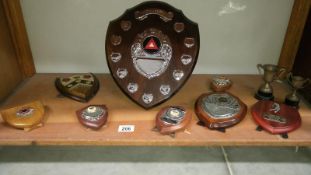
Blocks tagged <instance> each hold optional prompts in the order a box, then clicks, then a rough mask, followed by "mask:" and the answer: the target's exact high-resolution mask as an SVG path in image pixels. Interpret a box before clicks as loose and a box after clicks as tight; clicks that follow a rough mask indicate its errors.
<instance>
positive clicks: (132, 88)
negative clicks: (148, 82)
mask: <svg viewBox="0 0 311 175" xmlns="http://www.w3.org/2000/svg"><path fill="white" fill-rule="evenodd" d="M127 90H128V91H129V92H130V93H132V94H133V93H135V92H136V91H137V90H138V84H137V83H129V84H128V85H127Z"/></svg>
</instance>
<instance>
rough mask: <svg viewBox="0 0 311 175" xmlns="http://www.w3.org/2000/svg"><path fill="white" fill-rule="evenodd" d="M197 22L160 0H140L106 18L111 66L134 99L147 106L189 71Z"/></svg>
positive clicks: (193, 58)
mask: <svg viewBox="0 0 311 175" xmlns="http://www.w3.org/2000/svg"><path fill="white" fill-rule="evenodd" d="M199 42H200V41H199V29H198V25H197V24H196V23H194V22H192V21H190V20H189V19H187V18H186V17H185V16H184V14H183V13H182V11H180V10H178V9H175V8H174V7H172V6H170V5H168V4H166V3H163V2H153V1H151V2H144V3H141V4H139V5H137V6H135V7H133V8H131V9H129V10H127V11H126V12H125V13H124V14H123V15H122V16H121V17H119V18H117V19H116V20H114V21H111V22H110V24H109V27H108V30H107V35H106V58H107V62H108V66H109V69H110V72H111V74H112V76H113V78H114V80H115V82H116V83H117V84H118V86H119V87H120V88H121V89H122V91H123V92H124V93H125V94H126V95H127V96H129V97H130V98H131V99H132V100H133V101H135V102H136V103H137V104H139V105H140V106H142V107H144V108H151V107H153V106H155V105H158V104H160V103H162V102H164V101H165V100H167V99H169V98H170V97H172V96H173V95H174V94H175V93H176V92H177V91H178V90H179V89H180V88H181V87H182V86H183V84H184V83H185V82H186V81H187V79H188V78H189V77H190V75H191V73H192V71H193V69H194V67H195V64H196V61H197V57H198V52H199V44H200V43H199Z"/></svg>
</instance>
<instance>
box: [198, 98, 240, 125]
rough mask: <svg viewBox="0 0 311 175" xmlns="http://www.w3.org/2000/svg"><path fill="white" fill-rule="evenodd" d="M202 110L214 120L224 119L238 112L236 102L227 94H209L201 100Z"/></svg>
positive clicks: (238, 107) (237, 103) (238, 106)
mask: <svg viewBox="0 0 311 175" xmlns="http://www.w3.org/2000/svg"><path fill="white" fill-rule="evenodd" d="M202 108H203V109H204V111H205V112H206V113H208V114H209V116H210V117H212V118H215V119H226V118H230V117H233V116H235V115H236V114H238V113H239V112H240V108H241V106H240V104H239V102H238V100H237V99H236V98H235V97H233V96H231V95H229V94H227V93H222V94H211V95H208V96H206V97H204V98H203V100H202Z"/></svg>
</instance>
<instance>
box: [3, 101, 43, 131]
mask: <svg viewBox="0 0 311 175" xmlns="http://www.w3.org/2000/svg"><path fill="white" fill-rule="evenodd" d="M44 113H45V110H44V106H43V104H42V103H41V102H40V101H34V102H31V103H27V104H24V105H20V106H16V107H13V108H10V109H6V110H3V111H1V115H2V118H3V120H4V121H5V122H6V123H7V124H8V125H10V126H13V127H14V128H18V129H24V130H25V131H30V130H32V129H34V128H37V127H40V126H42V125H43V119H44Z"/></svg>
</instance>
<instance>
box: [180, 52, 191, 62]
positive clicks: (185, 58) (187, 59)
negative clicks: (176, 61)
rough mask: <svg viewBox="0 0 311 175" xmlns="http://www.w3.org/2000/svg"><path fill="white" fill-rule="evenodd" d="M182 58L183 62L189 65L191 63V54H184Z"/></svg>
mask: <svg viewBox="0 0 311 175" xmlns="http://www.w3.org/2000/svg"><path fill="white" fill-rule="evenodd" d="M180 60H181V62H182V64H184V65H188V64H189V63H191V61H192V57H191V55H186V54H183V55H182V56H181V58H180Z"/></svg>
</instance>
